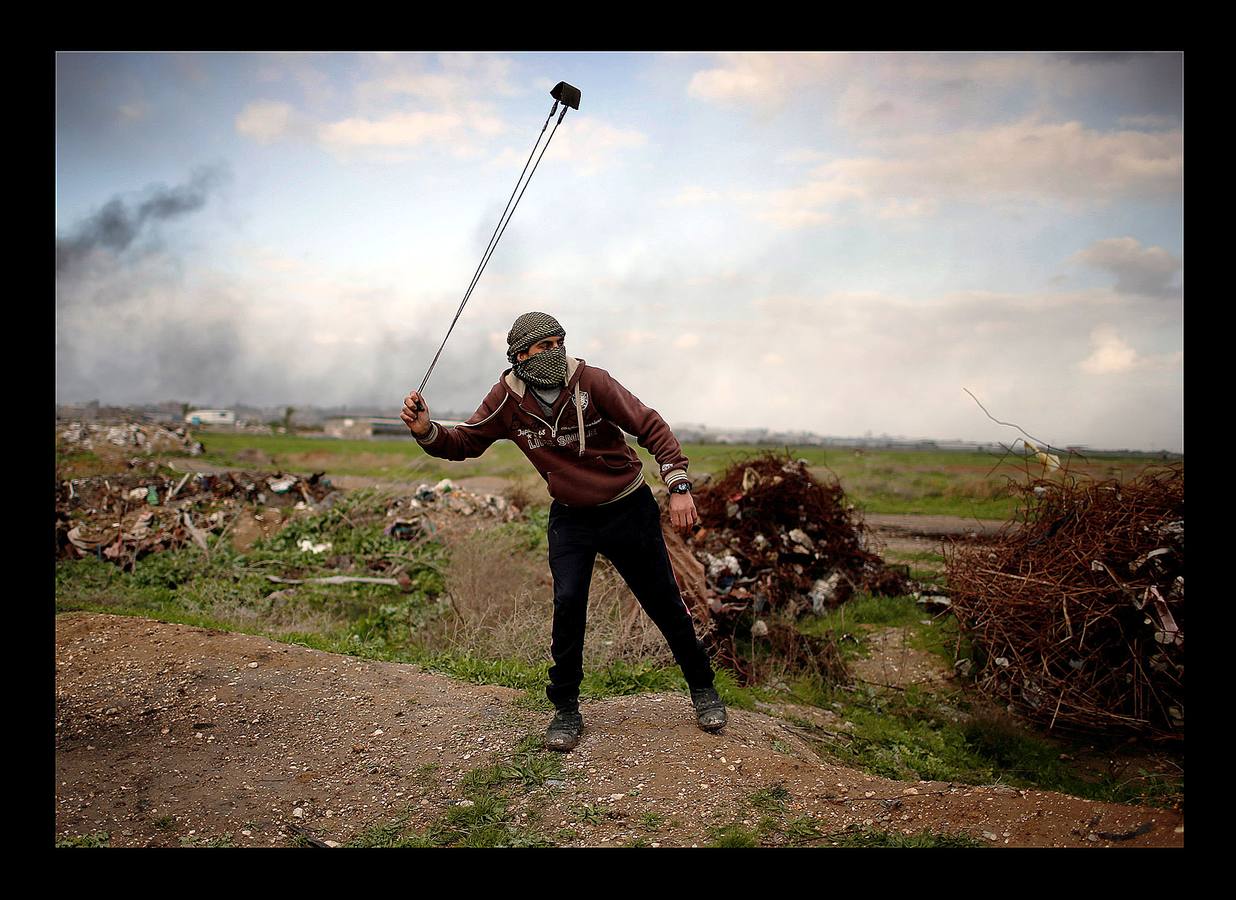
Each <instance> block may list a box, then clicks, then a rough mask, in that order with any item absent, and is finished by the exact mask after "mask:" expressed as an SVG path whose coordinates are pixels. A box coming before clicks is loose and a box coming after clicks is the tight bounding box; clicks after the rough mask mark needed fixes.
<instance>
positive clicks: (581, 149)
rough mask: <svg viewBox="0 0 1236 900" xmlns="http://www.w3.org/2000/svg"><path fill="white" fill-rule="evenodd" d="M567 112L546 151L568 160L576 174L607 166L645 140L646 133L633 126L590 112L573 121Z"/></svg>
mask: <svg viewBox="0 0 1236 900" xmlns="http://www.w3.org/2000/svg"><path fill="white" fill-rule="evenodd" d="M571 116H572V114H570V113H568V114H567V117H566V119H564V120H563V123H562V127H561V128H559V129H558V133H557V134H556V135H555V136H554V142H553V143H552V144H551V145H550V147H549V150H547V151H546V155H547V156H548V155H552V156H554V157H555V158H556V159H558V160H560V161H562V162H565V163H568V164H570V165H571V166H572V167H573V168H574V169H575V170H576V171H577V172H578V173H579V174H581V175H591V174H594V173H596V172H599V171H601V170H602V169H605V168H608V167H609V166H611V165H613V164H615V163H616V162H618V161H619V160H620V159H622V158H624V157H626V156H627V155H628V154H630V153H634V152H638V151H639V150H640V149H641V148H643V147H644V146H645V145H646V144H647V143H648V136H647V135H646V134H644V133H643V132H642V131H639V130H638V129H635V128H620V127H618V126H616V125H610V124H609V123H607V122H603V121H601V120H600V119H597V118H595V117H592V116H580V117H579V118H576V119H575V120H574V121H572V120H571Z"/></svg>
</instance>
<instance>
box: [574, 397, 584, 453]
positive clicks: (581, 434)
mask: <svg viewBox="0 0 1236 900" xmlns="http://www.w3.org/2000/svg"><path fill="white" fill-rule="evenodd" d="M575 416H576V418H577V419H578V420H579V455H580V456H583V455H584V408H583V406H581V405H580V402H579V382H578V381H576V382H575Z"/></svg>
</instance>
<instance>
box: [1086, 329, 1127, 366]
mask: <svg viewBox="0 0 1236 900" xmlns="http://www.w3.org/2000/svg"><path fill="white" fill-rule="evenodd" d="M1090 345H1091V348H1092V349H1091V352H1090V355H1089V356H1087V357H1086V358H1085V359H1084V360H1082V361H1081V363H1080V364H1079V367H1080V368H1081V370H1082V371H1083V372H1086V373H1088V374H1090V375H1118V374H1120V373H1121V372H1127V371H1129V370H1130V369H1132V368H1134V367H1136V366H1137V364H1138V359H1137V351H1135V350H1134V349H1133V348H1132V347H1130V346H1129V345H1128V343H1126V342H1125V341H1124V340H1123V339H1122V338H1121V337H1120V335H1118V334H1116V331H1115V329H1113V328H1112V327H1111V326H1109V325H1103V326H1100V327H1098V328H1096V329H1095V330H1094V331H1093V332H1091V334H1090Z"/></svg>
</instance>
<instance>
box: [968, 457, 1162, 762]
mask: <svg viewBox="0 0 1236 900" xmlns="http://www.w3.org/2000/svg"><path fill="white" fill-rule="evenodd" d="M1021 490H1022V493H1023V506H1022V510H1021V512H1020V513H1019V515H1018V517H1017V518H1016V519H1015V520H1014V521H1012V522H1010V523H1009V524H1008V525H1007V526H1005V528H1004V529H1003V530H1002V531H1001V533H1000V534H999V535H998V537H997V539H996V540H995V541H994V542H993V543H990V544H984V545H981V546H975V545H973V544H966V543H962V542H954V543H952V544H950V545H948V546H946V548H945V562H946V566H947V572H948V582H949V588H950V599H951V601H952V605H953V609H954V611H955V613H956V615H957V619H958V622H959V623H960V625H961V627H962V628H963V629H964V630H966V631H967V632H968V633H969V636H970V638H971V642H972V644H973V646H974V647H975V651H976V652H975V660H974V662H975V666H974V669H975V677H976V681H977V685H978V687H979V689H980V690H982V691H984V692H986V693H987V694H989V695H990V696H993V697H997V698H999V699H1001V700H1002V701H1004V702H1005V703H1007V704H1008V705H1009V707H1010V708H1011V709H1012V710H1013V711H1015V712H1018V713H1020V714H1022V715H1023V716H1025V717H1027V718H1030V719H1033V720H1035V721H1038V722H1041V723H1043V724H1046V725H1047V726H1048V727H1049V728H1051V727H1055V728H1060V729H1070V730H1078V731H1090V732H1110V731H1123V732H1126V733H1136V734H1142V735H1145V736H1149V737H1152V738H1161V739H1179V740H1183V738H1184V468H1183V466H1180V465H1173V466H1167V467H1159V468H1155V469H1150V470H1147V471H1146V472H1144V473H1143V474H1142V475H1140V476H1138V477H1137V478H1135V479H1133V480H1132V481H1128V482H1123V483H1122V482H1118V481H1111V480H1109V481H1094V480H1085V479H1081V480H1079V479H1067V480H1065V481H1063V482H1062V481H1059V480H1053V481H1047V480H1037V481H1034V482H1032V483H1030V484H1027V485H1025V486H1024V487H1023V488H1021Z"/></svg>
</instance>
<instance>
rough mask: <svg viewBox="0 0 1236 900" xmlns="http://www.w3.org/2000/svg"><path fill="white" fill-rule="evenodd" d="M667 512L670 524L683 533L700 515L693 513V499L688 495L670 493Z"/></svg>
mask: <svg viewBox="0 0 1236 900" xmlns="http://www.w3.org/2000/svg"><path fill="white" fill-rule="evenodd" d="M669 511H670V522H671V524H673V526H674V527H675V528H679V529H682V530H684V531H685V530H686V529H688V528H690V527H691V526H692V525H694V524H696V523H697V522H699V520H700V514H699V513H698V512H696V511H695V498H694V497H692V496H691V494H690V493H686V494H673V493H671V494H670V498H669Z"/></svg>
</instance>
